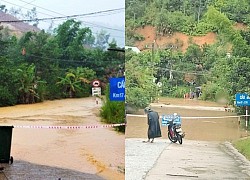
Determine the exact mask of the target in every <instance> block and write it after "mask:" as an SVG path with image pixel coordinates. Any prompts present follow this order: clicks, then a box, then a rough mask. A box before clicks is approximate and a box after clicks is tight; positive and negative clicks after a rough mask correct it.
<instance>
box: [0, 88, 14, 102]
mask: <svg viewBox="0 0 250 180" xmlns="http://www.w3.org/2000/svg"><path fill="white" fill-rule="evenodd" d="M16 99H17V94H16V95H15V92H11V91H10V90H9V89H8V88H7V87H4V86H0V106H10V105H15V104H16V103H17V102H16Z"/></svg>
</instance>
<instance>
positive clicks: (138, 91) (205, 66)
mask: <svg viewBox="0 0 250 180" xmlns="http://www.w3.org/2000/svg"><path fill="white" fill-rule="evenodd" d="M134 4H136V5H138V4H140V10H143V11H144V12H142V11H140V10H139V9H136V7H135V6H133V5H134ZM126 7H129V8H127V9H126V22H128V23H126V37H133V36H134V34H135V32H136V28H138V27H140V28H144V27H145V26H146V25H152V26H154V27H155V28H156V30H157V31H156V34H155V35H156V37H157V38H159V39H160V38H161V37H160V36H171V35H172V34H173V33H174V32H183V33H185V34H188V35H204V34H207V33H209V32H214V33H215V34H216V37H217V39H216V40H217V41H216V42H215V43H214V44H212V45H208V44H204V45H202V46H200V45H197V44H194V43H193V42H192V39H191V40H190V42H189V46H188V48H187V50H186V51H185V52H178V51H179V49H180V48H179V46H181V45H178V47H176V46H175V45H174V43H169V44H166V45H165V46H164V48H165V50H163V49H160V48H159V49H157V50H156V49H154V50H152V51H151V52H142V53H141V54H139V55H138V54H132V53H126V58H125V61H126V90H127V92H126V94H127V100H128V101H129V102H128V104H129V103H131V104H134V106H138V107H143V106H145V105H147V104H148V103H150V102H152V101H151V97H152V95H153V94H157V93H152V91H151V89H155V91H156V92H157V89H156V87H155V86H154V85H155V83H151V82H152V80H153V79H154V77H155V78H156V83H157V82H159V81H160V82H162V83H163V86H162V95H163V96H172V97H181V98H182V97H183V94H184V92H189V89H192V90H194V88H195V87H196V86H199V87H202V97H201V98H202V99H203V100H213V101H220V102H226V101H227V102H229V103H230V104H233V101H234V98H235V97H234V95H235V93H237V92H247V93H250V88H249V84H250V76H249V72H250V69H249V67H250V66H249V64H250V61H249V57H250V38H249V37H250V35H249V28H244V30H241V31H240V30H237V28H236V26H235V24H236V22H237V23H239V22H240V23H244V24H242V25H248V26H249V25H250V16H249V14H250V13H249V10H250V8H249V7H250V1H248V0H243V1H239V0H228V1H224V0H211V1H209V0H199V1H197V0H183V1H179V0H171V1H170V0H155V1H142V0H128V1H126ZM137 11H138V12H139V11H140V13H138V14H136V12H137ZM128 39H129V38H128ZM130 40H131V41H130ZM127 42H128V43H130V44H129V45H131V46H133V45H134V43H135V42H136V39H135V38H131V39H129V40H128V41H127V39H126V43H127ZM150 81H151V82H150ZM154 97H157V96H154Z"/></svg>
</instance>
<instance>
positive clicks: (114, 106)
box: [100, 86, 125, 132]
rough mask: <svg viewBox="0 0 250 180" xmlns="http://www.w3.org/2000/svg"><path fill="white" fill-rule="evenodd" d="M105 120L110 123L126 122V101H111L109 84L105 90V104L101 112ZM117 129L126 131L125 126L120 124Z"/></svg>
mask: <svg viewBox="0 0 250 180" xmlns="http://www.w3.org/2000/svg"><path fill="white" fill-rule="evenodd" d="M100 115H101V117H102V118H103V121H104V122H105V123H108V124H116V123H118V124H119V123H124V122H125V103H124V102H116V101H110V99H109V86H107V88H106V90H105V99H104V104H103V106H102V108H101V112H100ZM116 130H118V131H120V132H125V126H118V127H116Z"/></svg>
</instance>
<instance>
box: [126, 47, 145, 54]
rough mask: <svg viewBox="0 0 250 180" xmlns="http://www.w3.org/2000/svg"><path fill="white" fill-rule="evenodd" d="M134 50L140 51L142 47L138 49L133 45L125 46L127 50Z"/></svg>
mask: <svg viewBox="0 0 250 180" xmlns="http://www.w3.org/2000/svg"><path fill="white" fill-rule="evenodd" d="M126 49H127V50H132V51H134V52H135V53H140V52H141V51H140V49H138V47H133V46H125V50H126Z"/></svg>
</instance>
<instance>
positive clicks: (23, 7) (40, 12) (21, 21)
mask: <svg viewBox="0 0 250 180" xmlns="http://www.w3.org/2000/svg"><path fill="white" fill-rule="evenodd" d="M1 1H3V2H6V3H8V4H12V5H14V6H18V7H20V8H21V9H27V10H30V9H29V8H26V7H22V6H19V5H17V4H14V3H11V2H8V1H5V0H1ZM36 12H38V13H41V14H44V15H47V16H51V17H54V16H52V15H50V14H46V13H42V12H39V11H36ZM32 21H35V20H32ZM0 22H7V21H0ZM15 22H16V21H15ZM18 22H23V21H21V20H18Z"/></svg>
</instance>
